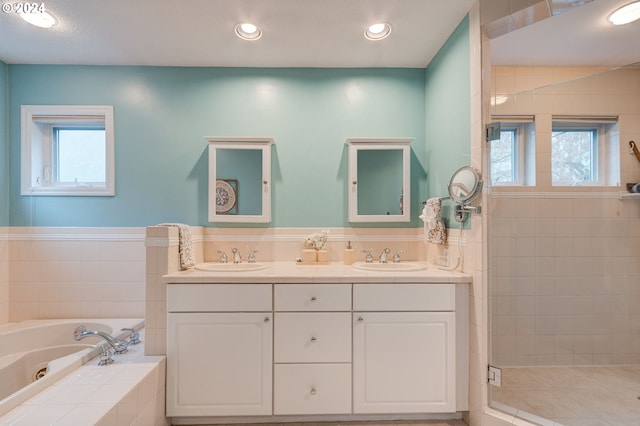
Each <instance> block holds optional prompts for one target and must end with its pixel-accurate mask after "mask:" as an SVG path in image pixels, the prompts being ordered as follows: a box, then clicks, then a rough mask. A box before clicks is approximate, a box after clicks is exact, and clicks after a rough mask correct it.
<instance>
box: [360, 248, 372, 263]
mask: <svg viewBox="0 0 640 426" xmlns="http://www.w3.org/2000/svg"><path fill="white" fill-rule="evenodd" d="M362 252H363V253H366V256H365V257H364V261H365V263H373V256H372V255H371V250H362Z"/></svg>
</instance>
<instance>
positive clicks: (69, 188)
mask: <svg viewBox="0 0 640 426" xmlns="http://www.w3.org/2000/svg"><path fill="white" fill-rule="evenodd" d="M96 123H104V131H105V182H104V184H101V183H95V182H78V183H65V182H55V181H54V180H53V179H52V173H53V149H54V147H53V129H54V128H55V127H65V128H77V129H82V128H91V127H93V128H95V127H96V126H97V124H96ZM100 127H102V126H100ZM114 152H115V149H114V124H113V106H104V105H22V106H21V195H43V196H113V195H115V157H114Z"/></svg>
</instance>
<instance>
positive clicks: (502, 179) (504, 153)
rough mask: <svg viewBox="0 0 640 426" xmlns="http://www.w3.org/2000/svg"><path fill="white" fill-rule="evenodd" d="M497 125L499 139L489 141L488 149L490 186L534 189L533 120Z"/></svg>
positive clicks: (511, 121)
mask: <svg viewBox="0 0 640 426" xmlns="http://www.w3.org/2000/svg"><path fill="white" fill-rule="evenodd" d="M504 120H506V121H504ZM516 120H518V121H516ZM497 121H500V139H497V140H492V141H491V142H490V149H489V151H490V173H491V185H494V186H500V185H504V186H514V185H533V184H534V182H535V146H534V145H535V143H534V133H535V132H534V128H533V118H532V117H531V118H525V117H511V118H508V119H507V118H503V119H501V120H497Z"/></svg>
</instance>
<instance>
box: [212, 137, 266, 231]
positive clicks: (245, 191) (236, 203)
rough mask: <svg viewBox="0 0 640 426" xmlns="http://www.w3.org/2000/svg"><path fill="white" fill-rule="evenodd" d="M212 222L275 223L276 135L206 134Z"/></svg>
mask: <svg viewBox="0 0 640 426" xmlns="http://www.w3.org/2000/svg"><path fill="white" fill-rule="evenodd" d="M205 139H206V140H207V142H209V179H208V181H209V182H208V183H209V215H208V216H209V222H236V223H268V222H271V145H273V138H262V137H206V138H205Z"/></svg>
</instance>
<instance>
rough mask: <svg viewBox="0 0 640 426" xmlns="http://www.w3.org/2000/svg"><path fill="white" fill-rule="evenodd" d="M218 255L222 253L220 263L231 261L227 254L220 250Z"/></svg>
mask: <svg viewBox="0 0 640 426" xmlns="http://www.w3.org/2000/svg"><path fill="white" fill-rule="evenodd" d="M218 253H220V263H227V262H228V261H229V259H228V258H227V253H225V251H224V250H218Z"/></svg>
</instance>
